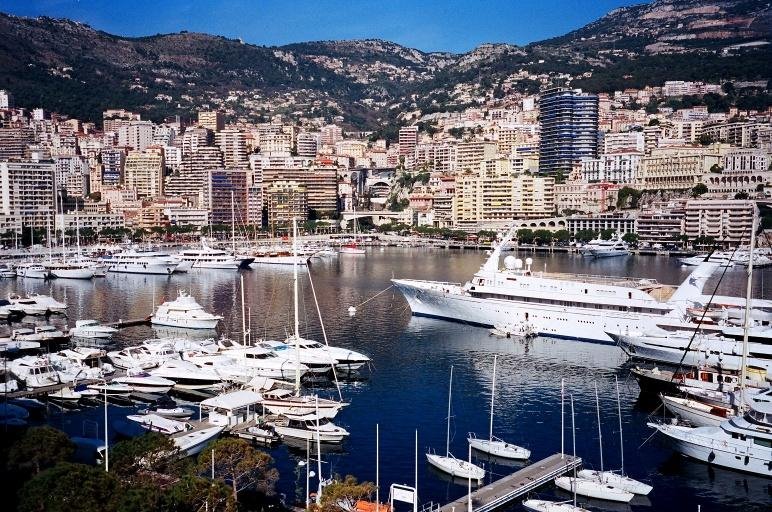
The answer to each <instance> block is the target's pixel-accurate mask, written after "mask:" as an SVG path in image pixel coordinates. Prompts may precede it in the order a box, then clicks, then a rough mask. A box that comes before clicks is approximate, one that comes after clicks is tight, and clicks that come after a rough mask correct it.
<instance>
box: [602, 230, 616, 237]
mask: <svg viewBox="0 0 772 512" xmlns="http://www.w3.org/2000/svg"><path fill="white" fill-rule="evenodd" d="M614 233H615V231H614V230H613V229H602V230H601V231H600V238H601V240H611V237H612V236H614Z"/></svg>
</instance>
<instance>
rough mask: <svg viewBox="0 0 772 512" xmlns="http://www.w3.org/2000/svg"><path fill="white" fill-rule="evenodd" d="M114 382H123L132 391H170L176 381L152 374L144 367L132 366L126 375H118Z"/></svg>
mask: <svg viewBox="0 0 772 512" xmlns="http://www.w3.org/2000/svg"><path fill="white" fill-rule="evenodd" d="M113 382H117V383H119V384H123V385H125V386H128V387H129V388H131V390H132V391H139V392H141V393H168V392H169V391H170V390H171V389H172V388H173V387H174V381H173V380H169V379H165V378H163V377H159V376H157V375H151V374H149V373H148V372H146V371H144V370H142V369H136V368H130V369H129V370H127V372H126V376H125V377H118V378H116V379H115V380H114V381H113Z"/></svg>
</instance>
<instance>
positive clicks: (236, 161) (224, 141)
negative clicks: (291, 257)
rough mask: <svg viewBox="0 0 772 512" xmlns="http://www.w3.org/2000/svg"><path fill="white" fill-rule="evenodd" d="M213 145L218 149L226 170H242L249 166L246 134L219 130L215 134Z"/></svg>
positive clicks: (232, 130)
mask: <svg viewBox="0 0 772 512" xmlns="http://www.w3.org/2000/svg"><path fill="white" fill-rule="evenodd" d="M215 143H216V144H217V146H218V147H219V148H220V152H221V153H222V159H223V166H224V167H225V168H226V169H244V168H246V167H247V166H248V165H249V160H248V159H247V139H246V133H244V132H242V131H240V130H235V129H230V128H229V129H227V130H220V131H218V132H217V133H216V134H215Z"/></svg>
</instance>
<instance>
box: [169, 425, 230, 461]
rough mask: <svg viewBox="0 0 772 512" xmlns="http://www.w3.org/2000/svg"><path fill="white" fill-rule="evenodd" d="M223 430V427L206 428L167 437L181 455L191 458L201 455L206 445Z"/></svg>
mask: <svg viewBox="0 0 772 512" xmlns="http://www.w3.org/2000/svg"><path fill="white" fill-rule="evenodd" d="M223 429H225V426H224V425H222V426H214V427H206V428H201V429H196V430H192V431H190V432H180V433H178V434H172V435H171V436H169V437H170V438H171V440H172V441H174V445H175V446H176V447H177V449H178V450H179V451H180V453H181V454H183V455H185V456H187V457H192V456H193V455H198V454H199V453H201V452H202V451H203V450H204V448H206V445H208V444H209V443H210V442H212V441H213V440H215V439H216V438H217V436H219V435H220V432H222V431H223Z"/></svg>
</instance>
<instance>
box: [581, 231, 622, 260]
mask: <svg viewBox="0 0 772 512" xmlns="http://www.w3.org/2000/svg"><path fill="white" fill-rule="evenodd" d="M589 251H590V254H591V255H592V256H593V257H594V258H610V257H613V256H627V255H629V254H630V246H629V245H627V242H625V241H624V240H622V239H621V238H619V237H618V236H616V235H614V236H612V237H611V239H610V240H601V241H599V242H596V243H595V244H594V246H593V247H591V248H590V249H589Z"/></svg>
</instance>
